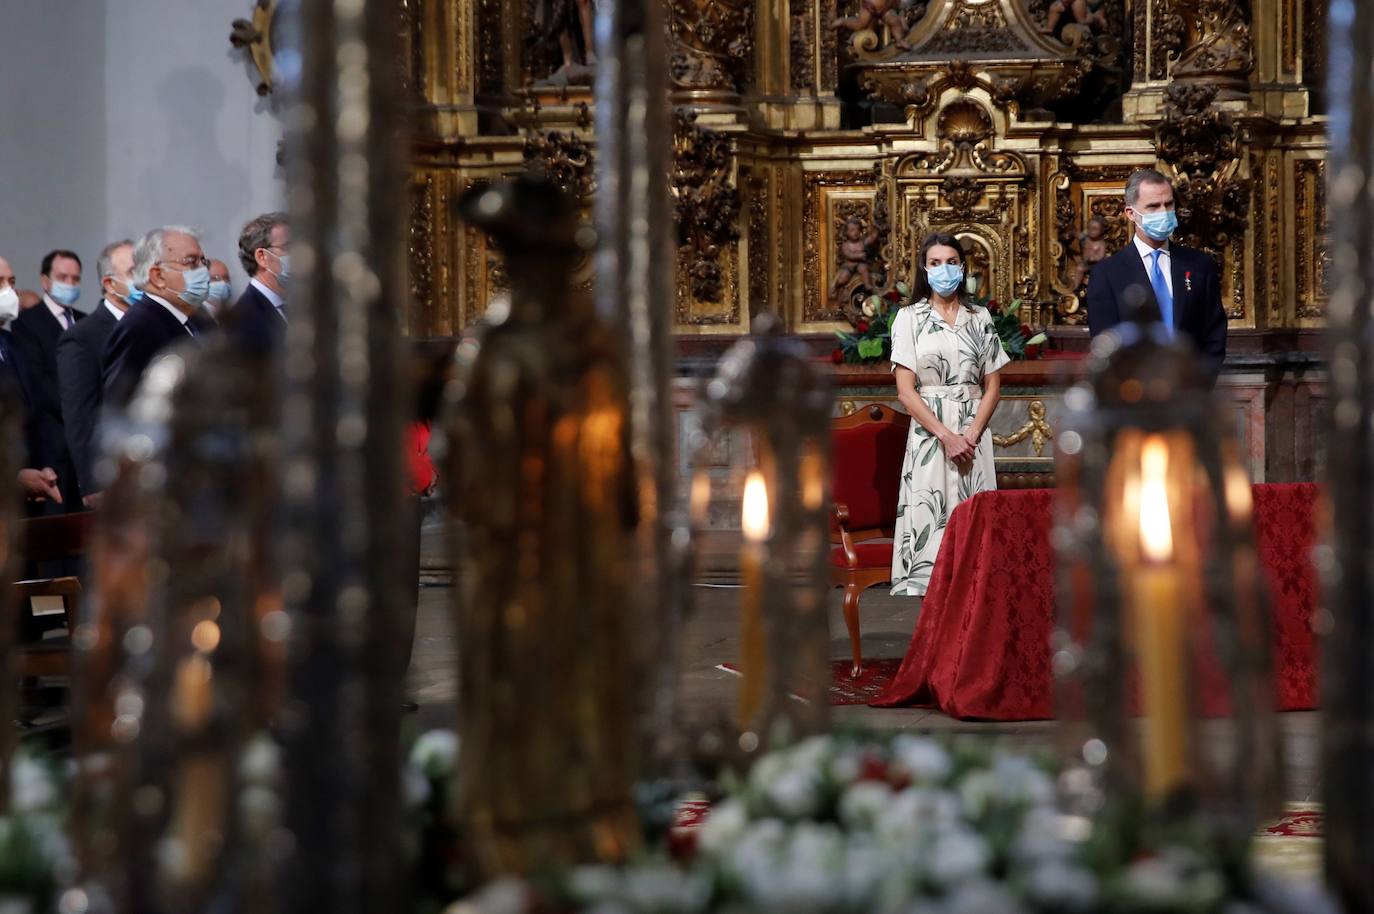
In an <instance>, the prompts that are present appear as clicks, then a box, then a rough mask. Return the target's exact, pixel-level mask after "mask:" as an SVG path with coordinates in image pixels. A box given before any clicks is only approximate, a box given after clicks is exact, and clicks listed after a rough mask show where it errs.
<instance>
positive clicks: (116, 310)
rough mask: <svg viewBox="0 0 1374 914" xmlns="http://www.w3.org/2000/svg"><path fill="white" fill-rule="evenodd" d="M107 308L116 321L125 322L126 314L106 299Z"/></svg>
mask: <svg viewBox="0 0 1374 914" xmlns="http://www.w3.org/2000/svg"><path fill="white" fill-rule="evenodd" d="M105 307H106V308H108V309H109V311H110V313H111V314H113V315H114V319H115V320H117V321H122V320H124V312H123V311H122V310H121V309H120V307H119V305H116V304H115V303H114V302H112V301H110V300H109V299H108V298H107V299H105Z"/></svg>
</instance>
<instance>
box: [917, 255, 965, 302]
mask: <svg viewBox="0 0 1374 914" xmlns="http://www.w3.org/2000/svg"><path fill="white" fill-rule="evenodd" d="M926 281H927V282H929V283H930V287H931V288H932V289H934V290H935V292H936V293H937V294H939V295H953V294H954V292H955V290H956V289H958V288H959V284H960V283H961V282H963V281H964V268H963V266H962V265H961V264H957V263H942V264H940V265H939V266H938V267H926Z"/></svg>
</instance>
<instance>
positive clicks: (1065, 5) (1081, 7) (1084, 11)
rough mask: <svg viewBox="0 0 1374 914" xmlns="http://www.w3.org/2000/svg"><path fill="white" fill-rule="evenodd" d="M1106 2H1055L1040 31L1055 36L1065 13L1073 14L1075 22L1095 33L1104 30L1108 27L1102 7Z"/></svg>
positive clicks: (1098, 0)
mask: <svg viewBox="0 0 1374 914" xmlns="http://www.w3.org/2000/svg"><path fill="white" fill-rule="evenodd" d="M1106 2H1107V0H1054V2H1053V3H1051V4H1050V8H1049V12H1048V13H1047V14H1046V16H1045V27H1044V28H1042V29H1041V30H1040V31H1042V32H1044V33H1045V34H1046V35H1053V34H1054V32H1055V30H1056V29H1058V28H1059V23H1060V21H1061V20H1062V19H1063V18H1064V14H1065V13H1068V14H1071V15H1072V16H1073V21H1074V22H1077V23H1078V24H1079V25H1085V26H1087V27H1088V28H1090V29H1092V30H1094V31H1097V30H1100V29H1104V28H1106V27H1107V17H1106V15H1104V14H1103V12H1102V7H1103V6H1104V5H1105V4H1106Z"/></svg>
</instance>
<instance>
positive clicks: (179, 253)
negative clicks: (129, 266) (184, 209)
mask: <svg viewBox="0 0 1374 914" xmlns="http://www.w3.org/2000/svg"><path fill="white" fill-rule="evenodd" d="M134 285H136V286H138V288H139V289H140V290H142V292H143V298H142V299H141V300H139V301H138V302H136V303H134V304H133V305H131V306H130V307H129V310H128V311H127V312H125V315H124V318H123V320H121V321H120V322H119V325H118V326H117V327H115V329H114V331H113V332H112V333H111V334H110V337H109V339H108V340H107V341H106V343H105V351H104V353H103V355H102V360H103V361H102V366H103V367H102V375H103V378H104V387H105V402H106V403H107V404H108V405H110V406H113V407H115V408H120V409H122V408H123V407H124V406H125V405H127V404H128V402H129V399H130V398H131V397H132V396H133V394H134V391H135V390H136V389H137V387H138V382H139V380H140V379H141V378H142V377H143V371H144V369H146V368H147V367H148V365H149V363H151V362H152V361H153V359H154V358H155V357H156V356H157V355H158V354H159V353H161V352H162V351H163V350H164V349H166V348H167V347H168V346H171V345H172V344H174V343H179V342H185V341H187V340H195V339H196V338H197V337H198V336H199V334H200V333H202V332H204V331H203V330H202V329H201V328H200V327H199V326H198V325H197V324H196V323H195V322H193V321H192V320H191V318H192V317H193V316H195V314H196V313H197V311H199V310H200V307H201V306H202V305H203V304H205V299H206V297H208V296H209V294H210V262H209V261H208V260H206V258H205V252H204V251H203V250H201V247H200V237H199V236H198V235H197V234H196V233H195V232H193V231H192V230H191V229H188V228H183V227H181V226H175V225H170V226H164V227H163V228H158V229H153V230H152V231H151V232H149V233H148V234H146V235H144V236H143V237H142V238H140V239H139V240H138V244H137V245H135V246H134Z"/></svg>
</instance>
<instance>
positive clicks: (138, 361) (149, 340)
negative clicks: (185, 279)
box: [102, 295, 194, 409]
mask: <svg viewBox="0 0 1374 914" xmlns="http://www.w3.org/2000/svg"><path fill="white" fill-rule="evenodd" d="M190 339H194V337H193V336H191V334H190V332H189V331H188V330H187V329H186V325H185V324H183V323H182V322H181V321H179V320H177V318H176V315H174V314H172V313H171V312H170V311H168V310H167V309H166V308H164V307H163V306H162V305H160V304H158V303H157V302H155V301H153V300H152V299H151V298H149V297H148V296H146V295H145V296H144V297H143V298H142V299H140V300H139V301H137V302H135V303H134V304H132V305H130V306H129V310H128V311H126V312H124V319H123V320H121V321H120V322H119V323H118V324H117V325H116V326H115V328H114V331H113V332H111V333H110V336H109V338H108V339H106V340H105V351H104V353H103V355H102V365H103V368H102V374H103V376H104V383H105V403H106V405H108V406H112V407H115V408H117V409H123V408H124V407H125V406H127V405H128V403H129V400H130V399H131V398H132V397H133V395H134V391H135V390H136V389H137V388H138V382H139V381H140V380H142V378H143V371H144V369H145V368H147V367H148V365H149V364H150V363H151V362H152V361H153V359H154V358H156V357H157V355H158V354H159V353H160V352H162V350H164V349H166V348H167V347H169V346H171V345H173V344H174V343H181V342H184V341H186V340H190Z"/></svg>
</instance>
